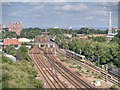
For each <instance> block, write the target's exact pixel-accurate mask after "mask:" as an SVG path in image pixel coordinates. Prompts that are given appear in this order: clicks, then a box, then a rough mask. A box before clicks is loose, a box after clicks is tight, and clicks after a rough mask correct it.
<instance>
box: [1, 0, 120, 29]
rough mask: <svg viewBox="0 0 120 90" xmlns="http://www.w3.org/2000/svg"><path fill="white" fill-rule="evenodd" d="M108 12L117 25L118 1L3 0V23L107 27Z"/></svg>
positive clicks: (39, 25) (63, 26) (26, 26)
mask: <svg viewBox="0 0 120 90" xmlns="http://www.w3.org/2000/svg"><path fill="white" fill-rule="evenodd" d="M109 12H112V27H118V3H117V2H2V23H3V24H5V25H8V24H9V23H10V22H11V21H12V22H22V23H23V26H24V27H25V28H28V27H40V28H50V27H60V28H69V27H72V28H81V27H105V28H107V27H108V20H109ZM0 20H1V19H0Z"/></svg>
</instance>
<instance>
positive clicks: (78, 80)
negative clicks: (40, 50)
mask: <svg viewBox="0 0 120 90" xmlns="http://www.w3.org/2000/svg"><path fill="white" fill-rule="evenodd" d="M49 57H51V60H54V61H55V62H56V63H57V65H58V66H59V67H61V68H62V69H63V70H65V71H66V72H67V73H68V74H69V75H70V76H71V77H73V78H74V80H76V81H77V82H79V83H80V84H82V85H83V86H85V88H86V89H88V90H94V88H93V87H91V85H89V84H87V83H86V82H84V81H83V80H82V79H80V78H79V77H78V76H77V75H76V74H74V73H72V72H71V71H70V70H68V69H67V68H66V67H65V66H63V65H62V64H61V63H60V62H58V61H57V60H56V58H55V57H54V56H52V55H49Z"/></svg>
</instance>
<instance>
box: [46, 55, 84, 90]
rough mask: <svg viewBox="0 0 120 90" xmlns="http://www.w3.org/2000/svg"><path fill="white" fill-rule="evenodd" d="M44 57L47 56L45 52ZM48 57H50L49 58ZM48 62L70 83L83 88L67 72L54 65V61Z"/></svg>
mask: <svg viewBox="0 0 120 90" xmlns="http://www.w3.org/2000/svg"><path fill="white" fill-rule="evenodd" d="M45 56H46V58H49V57H48V56H47V54H45ZM49 59H50V58H49ZM49 62H50V64H52V65H53V67H54V68H55V69H56V70H57V71H58V72H59V73H60V74H61V75H62V76H63V77H64V78H65V79H66V80H67V81H69V82H70V83H71V84H72V85H74V86H75V88H79V89H80V88H81V90H82V89H83V87H81V86H80V84H79V83H76V82H75V81H74V80H73V79H72V78H71V77H70V76H69V75H68V74H66V72H64V71H63V70H62V69H61V68H60V67H58V66H56V65H55V63H54V62H52V61H50V60H49Z"/></svg>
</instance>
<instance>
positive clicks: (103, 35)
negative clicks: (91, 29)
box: [92, 34, 107, 37]
mask: <svg viewBox="0 0 120 90" xmlns="http://www.w3.org/2000/svg"><path fill="white" fill-rule="evenodd" d="M106 35H107V34H93V35H92V36H93V37H105V36H106Z"/></svg>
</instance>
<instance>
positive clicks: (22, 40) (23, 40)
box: [18, 38, 31, 43]
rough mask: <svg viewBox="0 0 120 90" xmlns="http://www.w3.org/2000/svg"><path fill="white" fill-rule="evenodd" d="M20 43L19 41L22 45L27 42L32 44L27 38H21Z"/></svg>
mask: <svg viewBox="0 0 120 90" xmlns="http://www.w3.org/2000/svg"><path fill="white" fill-rule="evenodd" d="M18 41H19V42H22V43H25V42H26V43H29V42H31V40H30V39H27V38H19V39H18Z"/></svg>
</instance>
